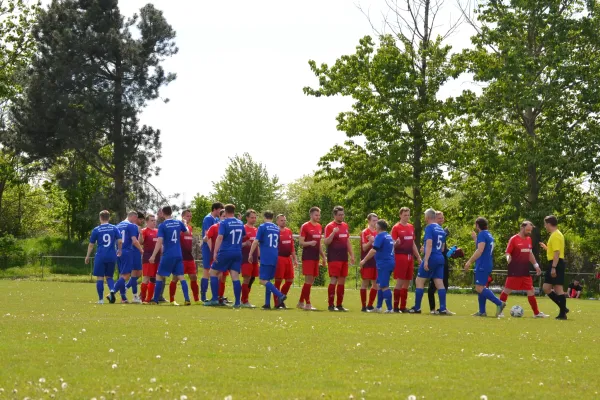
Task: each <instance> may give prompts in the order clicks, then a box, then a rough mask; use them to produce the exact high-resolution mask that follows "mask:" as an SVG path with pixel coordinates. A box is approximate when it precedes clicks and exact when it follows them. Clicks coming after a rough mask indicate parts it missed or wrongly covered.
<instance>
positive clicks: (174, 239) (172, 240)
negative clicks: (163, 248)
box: [171, 231, 177, 243]
mask: <svg viewBox="0 0 600 400" xmlns="http://www.w3.org/2000/svg"><path fill="white" fill-rule="evenodd" d="M171 242H173V243H177V231H173V236H171Z"/></svg>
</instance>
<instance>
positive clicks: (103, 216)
mask: <svg viewBox="0 0 600 400" xmlns="http://www.w3.org/2000/svg"><path fill="white" fill-rule="evenodd" d="M109 219H110V212H108V211H107V210H102V211H100V221H102V222H108V220H109Z"/></svg>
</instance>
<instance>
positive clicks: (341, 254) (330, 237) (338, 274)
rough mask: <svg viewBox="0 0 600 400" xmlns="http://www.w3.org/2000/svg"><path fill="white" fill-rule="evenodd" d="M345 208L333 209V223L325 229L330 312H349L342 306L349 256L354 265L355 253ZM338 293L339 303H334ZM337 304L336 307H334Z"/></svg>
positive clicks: (337, 207)
mask: <svg viewBox="0 0 600 400" xmlns="http://www.w3.org/2000/svg"><path fill="white" fill-rule="evenodd" d="M344 217H345V213H344V207H342V206H336V207H334V209H333V221H331V222H330V223H329V224H327V226H326V227H325V240H324V242H325V246H326V247H327V264H328V268H329V287H328V289H327V293H328V295H329V296H328V298H329V311H348V310H347V309H346V308H344V306H343V305H342V304H343V302H344V291H345V284H346V277H347V276H348V256H350V264H354V251H353V250H352V243H350V228H349V227H348V224H347V223H345V222H344ZM336 293H337V303H334V300H335V295H336ZM334 304H335V305H334Z"/></svg>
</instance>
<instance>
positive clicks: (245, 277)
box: [242, 263, 252, 304]
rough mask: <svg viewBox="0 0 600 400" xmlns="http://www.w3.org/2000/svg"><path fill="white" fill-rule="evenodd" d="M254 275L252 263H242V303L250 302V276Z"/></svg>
mask: <svg viewBox="0 0 600 400" xmlns="http://www.w3.org/2000/svg"><path fill="white" fill-rule="evenodd" d="M251 277H252V264H250V263H244V264H242V304H246V303H248V296H249V294H250V289H249V288H248V285H249V284H250V278H251Z"/></svg>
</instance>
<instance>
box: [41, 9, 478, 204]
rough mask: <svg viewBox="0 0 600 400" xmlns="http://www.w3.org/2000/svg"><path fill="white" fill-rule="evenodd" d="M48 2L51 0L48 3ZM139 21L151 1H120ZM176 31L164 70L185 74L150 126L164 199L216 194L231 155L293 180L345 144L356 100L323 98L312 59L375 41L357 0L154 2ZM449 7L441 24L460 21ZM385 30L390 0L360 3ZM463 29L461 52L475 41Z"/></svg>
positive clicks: (153, 109) (153, 110) (149, 114)
mask: <svg viewBox="0 0 600 400" xmlns="http://www.w3.org/2000/svg"><path fill="white" fill-rule="evenodd" d="M48 2H49V1H48V0H47V1H45V3H48ZM119 3H120V8H121V12H122V13H123V14H124V15H127V16H129V15H132V14H133V13H134V12H136V11H137V10H139V9H140V8H141V7H142V6H143V5H145V4H146V3H148V0H121V1H120V2H119ZM152 3H153V4H154V5H155V6H156V7H157V8H158V9H160V10H162V11H163V12H164V14H165V17H166V19H167V21H168V22H169V23H170V24H171V25H172V26H173V27H174V29H175V30H176V31H177V39H176V42H177V46H178V47H179V53H178V54H177V55H176V56H174V57H173V58H171V59H169V60H167V61H166V62H165V63H164V67H165V68H166V70H167V71H171V72H176V73H177V75H178V77H177V80H176V81H175V82H173V83H172V84H171V85H169V86H168V87H166V88H164V89H163V90H162V92H161V95H162V97H164V98H169V99H170V100H171V101H170V102H169V103H168V104H164V103H163V102H160V101H155V102H153V103H151V104H150V105H149V106H148V108H147V109H146V110H145V112H144V114H143V115H142V117H141V121H142V123H145V124H149V125H151V126H153V127H155V128H158V129H160V130H161V132H162V138H161V140H162V146H163V148H162V159H161V160H160V161H159V162H158V164H159V166H160V167H161V169H162V171H161V174H160V176H158V177H156V178H153V179H152V182H153V183H154V184H155V185H156V186H157V187H158V188H159V189H160V190H161V191H162V192H163V193H164V194H167V195H168V194H172V193H181V194H182V196H183V197H182V198H181V200H183V201H185V202H189V201H190V200H191V199H192V198H193V196H194V194H196V193H202V194H208V193H209V192H210V191H211V189H212V182H213V181H217V180H218V179H219V178H220V177H221V175H222V171H223V169H224V168H225V166H226V165H227V162H228V157H231V156H234V155H235V154H242V153H243V152H248V153H250V154H251V155H252V156H253V157H254V158H255V159H256V160H257V161H260V162H262V163H264V164H265V165H266V166H267V169H268V171H269V172H270V173H271V174H276V175H278V176H279V178H280V181H281V182H283V183H289V182H291V181H293V180H294V179H296V178H299V177H301V176H302V175H304V174H310V173H312V172H313V171H314V170H315V169H316V168H317V162H318V161H319V158H320V157H321V156H322V155H324V154H325V153H326V152H327V151H328V149H329V148H330V147H331V146H333V145H334V144H336V143H341V142H343V141H344V139H345V135H344V133H343V132H338V131H337V130H336V120H335V118H336V116H337V114H338V113H339V112H341V111H344V110H348V109H349V108H350V105H351V104H352V101H351V99H349V98H340V97H336V98H314V97H308V96H305V95H304V94H303V92H302V88H303V87H304V86H307V85H311V86H313V87H315V86H316V83H317V79H316V78H315V76H314V75H313V74H312V72H311V71H310V69H309V67H308V60H309V59H313V60H315V61H317V63H318V64H319V63H321V62H326V63H328V64H330V65H331V64H333V62H334V61H335V60H336V59H337V58H338V57H339V56H341V55H343V54H351V53H353V52H354V49H355V47H356V45H357V44H358V41H359V39H360V38H361V37H363V36H365V35H374V33H373V30H372V28H371V25H370V24H369V22H368V20H367V18H366V17H365V16H364V15H363V14H362V13H361V11H360V10H359V9H358V8H357V4H359V3H358V0H357V1H354V0H304V1H281V0H255V1H248V0H229V1H207V0H199V1H196V0H194V1H192V0H153V1H152ZM455 4H456V3H455V1H454V0H448V1H447V5H446V7H445V9H444V10H443V12H442V13H440V15H438V20H437V24H439V25H441V27H440V29H444V27H443V25H447V24H448V23H449V21H451V20H452V21H454V20H456V18H457V17H458V15H459V12H458V8H457V7H456V5H455ZM360 5H361V7H362V8H363V9H365V10H367V9H368V10H369V12H370V15H371V18H372V20H373V21H374V23H375V24H376V25H379V26H381V22H382V20H383V19H382V17H381V12H382V11H383V10H386V9H387V7H386V5H385V1H384V0H372V1H367V0H361V1H360ZM471 33H472V31H471V30H470V29H469V28H468V27H467V26H466V25H463V26H462V27H461V28H460V29H459V31H458V32H457V33H455V34H454V35H453V36H452V37H451V38H450V43H451V44H452V45H453V47H456V48H462V47H464V46H465V45H468V43H469V36H470V35H471ZM468 86H469V87H470V86H471V85H469V83H468V82H467V81H466V78H465V79H461V80H459V81H458V82H453V83H452V84H450V85H447V87H445V88H444V93H442V97H444V96H447V95H448V94H453V93H456V92H457V91H460V90H462V89H463V88H467V87H468Z"/></svg>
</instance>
